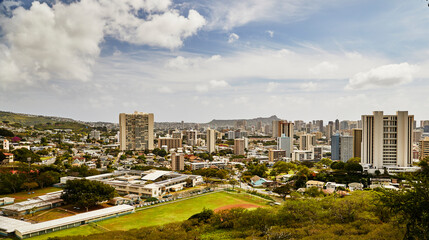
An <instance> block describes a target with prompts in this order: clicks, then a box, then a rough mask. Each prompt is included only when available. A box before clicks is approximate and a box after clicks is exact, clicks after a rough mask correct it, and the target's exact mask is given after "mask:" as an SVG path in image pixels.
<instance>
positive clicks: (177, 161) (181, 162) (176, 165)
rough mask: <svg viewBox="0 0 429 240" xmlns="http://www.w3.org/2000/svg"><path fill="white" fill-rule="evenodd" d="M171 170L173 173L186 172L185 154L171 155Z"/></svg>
mask: <svg viewBox="0 0 429 240" xmlns="http://www.w3.org/2000/svg"><path fill="white" fill-rule="evenodd" d="M171 170H173V171H182V170H185V154H183V153H172V154H171Z"/></svg>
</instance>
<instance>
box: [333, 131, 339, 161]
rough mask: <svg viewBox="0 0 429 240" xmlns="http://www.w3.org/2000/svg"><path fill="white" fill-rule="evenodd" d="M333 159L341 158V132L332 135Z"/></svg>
mask: <svg viewBox="0 0 429 240" xmlns="http://www.w3.org/2000/svg"><path fill="white" fill-rule="evenodd" d="M331 159H332V160H340V134H339V133H335V134H334V135H332V136H331Z"/></svg>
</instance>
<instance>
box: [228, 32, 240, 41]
mask: <svg viewBox="0 0 429 240" xmlns="http://www.w3.org/2000/svg"><path fill="white" fill-rule="evenodd" d="M239 38H240V36H238V35H237V34H235V33H231V34H229V37H228V43H233V42H235V41H237V40H238V39H239Z"/></svg>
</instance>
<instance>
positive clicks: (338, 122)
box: [334, 119, 340, 132]
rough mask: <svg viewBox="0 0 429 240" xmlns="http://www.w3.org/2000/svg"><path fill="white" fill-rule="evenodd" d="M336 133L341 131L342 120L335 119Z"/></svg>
mask: <svg viewBox="0 0 429 240" xmlns="http://www.w3.org/2000/svg"><path fill="white" fill-rule="evenodd" d="M334 131H335V132H336V131H340V120H338V119H335V129H334Z"/></svg>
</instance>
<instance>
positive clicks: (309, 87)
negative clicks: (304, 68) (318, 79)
mask: <svg viewBox="0 0 429 240" xmlns="http://www.w3.org/2000/svg"><path fill="white" fill-rule="evenodd" d="M300 88H301V89H302V90H304V91H308V92H311V91H316V90H317V89H318V84H317V83H313V82H306V83H303V84H301V85H300Z"/></svg>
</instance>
